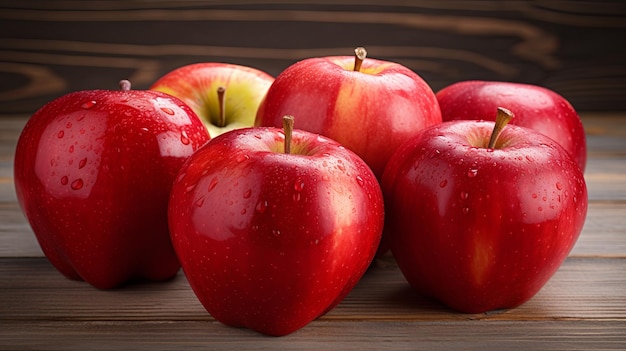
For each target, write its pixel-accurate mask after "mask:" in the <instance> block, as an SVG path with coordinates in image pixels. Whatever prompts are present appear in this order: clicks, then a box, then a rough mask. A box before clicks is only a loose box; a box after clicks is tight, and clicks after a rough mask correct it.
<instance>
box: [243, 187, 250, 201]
mask: <svg viewBox="0 0 626 351" xmlns="http://www.w3.org/2000/svg"><path fill="white" fill-rule="evenodd" d="M250 196H252V189H248V190H246V192H245V193H243V198H244V199H249V198H250Z"/></svg>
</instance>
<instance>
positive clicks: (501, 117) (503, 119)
mask: <svg viewBox="0 0 626 351" xmlns="http://www.w3.org/2000/svg"><path fill="white" fill-rule="evenodd" d="M511 118H513V112H511V111H509V110H507V109H505V108H504V107H498V113H497V115H496V123H495V124H494V126H493V131H492V132H491V138H490V139H489V145H488V146H487V148H489V149H493V148H494V147H495V146H496V143H497V142H498V137H499V136H500V133H502V130H503V129H504V127H506V125H507V124H508V123H509V122H510V121H511Z"/></svg>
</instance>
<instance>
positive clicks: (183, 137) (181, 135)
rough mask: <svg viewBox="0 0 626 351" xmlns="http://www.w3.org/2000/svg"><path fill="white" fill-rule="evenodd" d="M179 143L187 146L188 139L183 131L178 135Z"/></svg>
mask: <svg viewBox="0 0 626 351" xmlns="http://www.w3.org/2000/svg"><path fill="white" fill-rule="evenodd" d="M180 142H181V143H183V145H189V137H188V136H187V133H186V132H185V131H184V130H183V131H182V132H181V133H180Z"/></svg>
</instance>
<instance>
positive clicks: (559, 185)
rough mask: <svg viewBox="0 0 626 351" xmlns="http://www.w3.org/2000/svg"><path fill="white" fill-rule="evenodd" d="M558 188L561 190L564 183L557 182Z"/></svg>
mask: <svg viewBox="0 0 626 351" xmlns="http://www.w3.org/2000/svg"><path fill="white" fill-rule="evenodd" d="M556 188H557V189H559V190H562V189H563V185H561V183H559V182H556Z"/></svg>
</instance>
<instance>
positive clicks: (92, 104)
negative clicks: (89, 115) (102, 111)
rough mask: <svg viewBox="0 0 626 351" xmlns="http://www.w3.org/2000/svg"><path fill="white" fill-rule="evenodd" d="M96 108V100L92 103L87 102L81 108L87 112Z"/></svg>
mask: <svg viewBox="0 0 626 351" xmlns="http://www.w3.org/2000/svg"><path fill="white" fill-rule="evenodd" d="M94 106H96V101H95V100H91V101H87V102H85V103H84V104H82V105H81V106H80V107H82V108H84V109H85V110H89V109H91V108H93V107H94Z"/></svg>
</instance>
